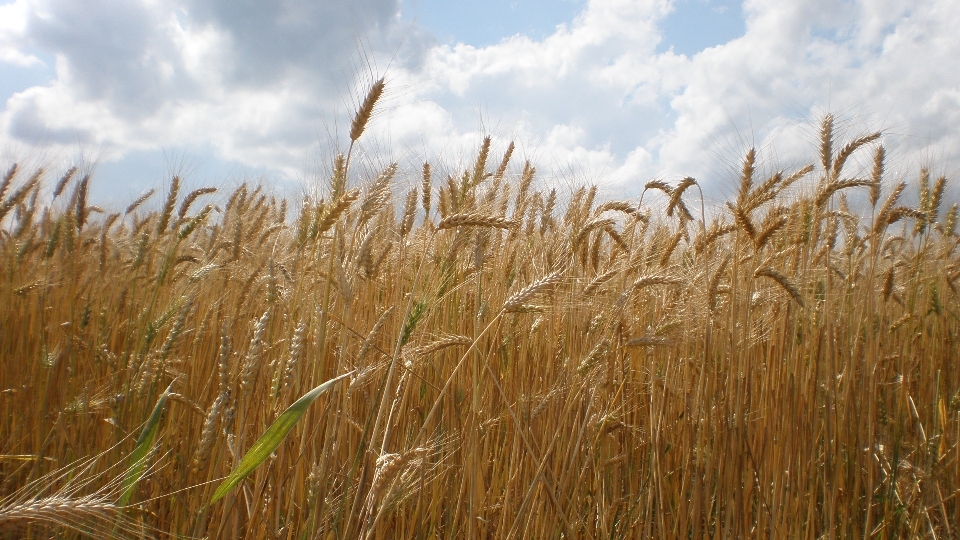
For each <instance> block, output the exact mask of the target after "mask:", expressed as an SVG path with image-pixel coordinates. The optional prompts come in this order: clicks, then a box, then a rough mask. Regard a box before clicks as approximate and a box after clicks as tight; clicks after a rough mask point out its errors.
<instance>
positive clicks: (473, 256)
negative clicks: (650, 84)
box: [0, 84, 960, 539]
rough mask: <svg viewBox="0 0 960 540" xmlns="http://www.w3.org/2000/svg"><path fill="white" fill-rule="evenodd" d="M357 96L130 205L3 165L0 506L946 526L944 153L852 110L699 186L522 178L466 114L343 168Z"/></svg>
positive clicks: (229, 529)
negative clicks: (271, 154)
mask: <svg viewBox="0 0 960 540" xmlns="http://www.w3.org/2000/svg"><path fill="white" fill-rule="evenodd" d="M377 88H378V86H377V85H375V87H374V90H373V91H372V92H371V95H373V92H374V91H376V92H382V84H379V90H377ZM377 96H379V93H378V94H377ZM377 96H374V97H369V98H368V100H366V101H364V103H363V105H362V107H361V110H360V111H359V113H358V115H357V118H358V121H355V122H354V125H353V126H352V127H351V143H350V144H351V147H350V150H349V151H348V152H347V155H346V156H339V157H338V158H337V159H336V160H335V162H334V164H333V168H332V170H333V173H332V174H331V178H330V182H329V185H328V186H325V188H324V190H323V192H324V193H323V196H322V197H318V198H308V199H306V200H303V201H286V200H281V199H278V198H276V197H275V196H273V195H272V194H271V193H269V192H267V191H265V190H264V189H262V188H261V187H253V186H249V185H243V186H241V187H240V188H238V189H237V190H235V191H234V192H233V193H231V194H229V195H226V196H223V195H221V194H218V193H214V192H213V189H212V188H205V189H201V190H197V191H194V192H192V193H189V194H187V195H185V196H182V195H181V193H180V182H179V180H178V179H176V178H175V179H174V180H173V182H172V183H171V185H170V188H169V191H168V192H167V196H166V198H165V199H164V200H163V201H162V202H161V203H160V207H159V209H155V210H150V209H149V207H150V198H149V197H145V198H141V199H140V200H138V201H136V202H135V203H134V204H132V205H131V207H130V208H128V209H127V211H126V212H125V213H123V214H108V213H106V212H103V211H102V210H100V209H99V208H97V207H95V206H91V205H89V203H88V202H87V197H86V193H87V186H88V183H89V181H90V178H89V177H82V178H77V175H76V170H75V169H71V170H70V171H68V172H67V174H65V175H64V176H63V177H61V178H60V179H59V181H57V182H56V183H55V184H54V186H55V187H54V190H53V196H52V199H49V197H48V199H49V200H45V199H44V198H43V196H42V195H41V193H42V192H41V187H42V185H43V184H44V183H45V182H47V181H48V177H47V174H46V173H44V172H42V171H38V172H36V174H34V173H33V172H30V173H29V174H27V173H24V172H23V171H19V170H17V169H16V168H15V167H14V168H11V169H10V172H9V174H7V175H6V177H5V178H6V179H5V180H3V184H2V185H0V197H2V199H0V201H2V202H0V219H2V220H3V221H2V222H0V225H2V228H3V232H2V235H0V261H2V266H0V268H2V272H3V274H2V278H0V326H2V329H3V331H2V337H0V357H2V362H0V381H2V383H0V386H2V388H0V391H2V394H0V419H2V420H0V422H2V423H0V533H4V534H11V535H12V534H16V535H18V536H19V537H25V538H44V537H48V535H50V534H52V533H53V534H94V533H93V532H91V531H92V530H94V529H95V528H96V527H101V528H100V529H97V530H101V531H104V530H105V531H111V530H112V532H113V534H115V535H118V536H137V535H143V534H147V533H148V532H149V531H153V533H152V534H154V535H157V536H164V535H170V536H173V537H177V538H186V537H196V538H199V537H209V538H297V539H300V538H324V539H326V538H358V537H363V538H370V539H386V538H595V539H600V538H648V537H650V538H652V537H657V538H668V537H684V538H721V537H723V538H729V537H761V536H762V537H770V536H774V537H784V538H837V537H839V538H852V537H856V538H902V537H936V538H948V537H951V536H953V535H956V534H957V531H958V528H960V523H958V521H957V517H956V516H957V515H960V501H958V497H957V493H958V492H960V460H958V457H960V446H958V432H960V416H958V414H960V394H958V391H960V364H958V363H957V359H958V358H960V350H958V349H960V347H958V339H957V338H958V331H960V321H958V317H957V315H958V313H957V306H958V305H960V303H958V302H957V294H958V293H957V278H958V277H960V256H958V253H957V246H958V243H960V239H958V236H957V233H956V221H957V207H956V205H954V206H953V207H951V208H950V209H948V210H944V209H942V208H941V206H942V198H943V193H944V186H945V182H946V179H938V180H934V181H933V182H931V180H930V178H929V175H928V174H927V173H926V172H921V174H920V177H919V180H918V181H917V182H916V186H915V187H914V188H910V187H909V186H906V185H905V184H892V185H891V182H890V180H888V179H887V178H885V176H884V165H885V155H884V152H883V148H882V147H880V146H879V145H878V143H877V138H878V136H874V135H869V136H866V137H861V138H859V139H855V140H854V141H852V142H850V143H847V144H845V145H839V144H837V143H835V141H834V134H833V120H832V118H831V117H829V116H828V117H826V118H825V119H824V120H823V122H822V126H821V140H820V145H819V146H820V148H819V149H817V150H818V163H817V164H816V166H808V167H799V168H797V169H796V170H788V171H781V172H777V173H775V174H773V175H771V176H769V177H763V178H761V177H759V176H757V175H758V174H759V173H758V170H757V167H756V164H755V161H756V159H757V156H756V154H755V152H754V151H752V150H751V151H750V152H749V153H748V154H747V155H746V156H745V158H744V159H743V167H742V174H741V178H740V184H739V190H738V193H737V196H736V198H735V199H734V200H731V201H729V203H728V204H727V205H726V206H725V207H722V208H714V209H705V208H703V207H702V206H701V204H693V203H700V202H701V201H698V199H699V198H700V197H698V196H696V195H694V194H695V193H697V192H696V191H695V190H693V191H691V190H692V188H694V187H697V188H699V185H698V184H697V182H696V181H695V180H694V179H684V180H683V181H682V182H680V183H679V184H678V185H671V184H668V183H665V182H662V181H654V182H650V183H649V184H647V189H646V190H645V192H644V198H642V199H641V200H640V201H641V202H639V203H638V202H632V201H608V202H604V203H602V204H598V202H597V197H598V195H597V190H596V188H590V187H582V188H579V189H577V190H575V191H573V192H572V193H570V194H569V197H566V195H567V194H564V193H559V194H558V193H557V192H556V191H555V190H549V191H547V190H544V191H538V188H537V187H536V186H535V185H534V180H535V179H536V171H535V169H534V168H533V167H532V166H531V165H530V164H526V165H524V166H523V167H522V170H521V171H520V172H519V173H516V172H514V171H515V169H514V168H513V167H512V162H511V153H512V150H513V146H512V145H510V147H509V149H508V151H507V153H506V155H505V156H503V159H502V160H501V161H500V162H499V164H497V163H496V162H493V161H491V159H490V152H491V141H490V139H489V138H488V139H485V140H484V141H483V144H482V145H481V149H480V151H479V153H478V157H477V159H476V162H475V163H473V164H471V165H470V166H469V167H467V168H466V169H465V170H463V171H461V172H462V174H460V175H457V176H451V177H448V178H446V179H442V181H441V179H438V178H434V177H433V171H432V169H431V167H430V165H429V164H425V165H424V167H423V170H422V171H402V170H398V168H397V167H396V166H393V165H391V166H388V167H386V168H385V169H384V170H383V171H381V172H380V174H379V175H377V176H375V177H374V178H373V180H372V181H371V182H369V183H367V184H365V185H364V186H362V187H360V188H355V187H350V186H348V185H347V183H348V182H347V179H348V178H350V175H349V169H350V166H351V164H350V161H351V159H356V158H357V154H356V153H354V148H353V144H354V142H356V140H357V139H358V138H359V137H360V136H361V134H362V133H363V129H364V125H363V124H364V123H365V121H366V120H364V119H363V118H364V116H365V117H366V118H369V116H370V114H371V112H372V110H373V107H374V105H375V103H376V97H377ZM368 101H369V103H368ZM835 146H838V147H839V150H835ZM868 152H872V153H873V156H874V159H873V167H872V170H867V171H865V173H864V174H863V176H862V177H861V176H855V175H854V173H849V174H850V176H848V173H847V172H845V169H846V168H847V167H846V164H847V162H848V161H849V158H850V157H851V156H853V155H855V154H863V155H866V154H867V153H868ZM494 165H496V167H494ZM868 169H869V167H868ZM855 172H856V171H855ZM402 179H409V180H410V182H409V184H410V185H413V186H416V187H413V188H408V189H409V191H406V192H405V193H404V192H403V191H397V190H398V189H399V188H398V186H399V185H400V184H402V182H401V180H402ZM908 189H911V190H912V189H917V193H918V200H919V204H918V205H916V206H909V205H906V204H903V203H902V202H901V198H903V197H904V193H905V192H906V191H907V190H908ZM856 197H859V198H860V199H863V201H861V203H858V202H857V201H856V200H854V199H855V198H856ZM848 198H849V200H848ZM563 200H568V202H567V204H566V205H565V207H564V203H563V202H562V201H563ZM643 200H646V201H648V202H647V204H646V205H644V204H643V203H642V201H643ZM44 201H45V202H44ZM649 201H654V203H655V204H653V205H651V204H650V202H649ZM657 201H660V202H663V203H664V204H658V203H657ZM395 202H399V206H398V208H399V210H400V213H399V214H397V209H398V208H395V207H394V203H395ZM178 205H179V206H178ZM708 211H709V212H711V213H710V215H708ZM349 372H353V373H352V375H351V376H350V378H349V380H348V381H344V382H343V383H341V384H338V385H334V386H330V387H329V390H328V391H327V392H326V393H325V394H324V395H323V396H321V397H319V398H316V396H315V395H313V394H311V395H310V396H308V397H309V398H310V399H307V400H303V401H300V402H299V405H298V406H297V407H296V410H297V415H301V414H302V417H301V416H296V417H295V418H298V419H299V420H296V419H294V420H292V421H291V420H290V418H291V417H290V416H289V413H288V415H286V416H284V417H283V422H282V423H283V425H284V427H283V429H284V430H286V429H288V428H289V432H286V431H282V430H279V428H275V429H273V430H269V428H270V427H271V425H274V422H275V421H277V419H278V418H279V417H280V416H281V413H284V411H285V410H287V409H288V407H290V406H291V404H294V403H295V402H298V400H299V399H300V398H301V396H304V394H307V392H308V391H310V390H311V389H314V388H316V387H317V386H319V385H321V384H322V383H324V382H325V381H328V380H330V379H333V378H334V377H337V376H340V375H342V374H346V373H349ZM325 388H326V387H325ZM314 398H316V401H315V402H313V401H312V400H313V399H314ZM161 404H162V405H163V406H162V407H161V406H160V405H161ZM157 411H159V412H157ZM158 415H159V416H158ZM148 419H151V423H150V424H149V425H147V426H146V428H145V427H144V426H145V423H147V421H148ZM291 422H295V424H292V427H291ZM278 430H279V431H278ZM268 431H269V432H270V433H276V432H281V433H286V435H285V436H282V435H281V437H283V438H282V440H280V441H279V442H277V441H275V440H274V441H273V442H276V443H277V445H276V448H275V451H273V452H272V454H270V455H269V457H265V456H260V458H262V462H260V461H258V463H259V465H258V466H256V467H255V468H253V469H252V471H251V472H250V473H249V474H248V475H246V476H245V477H243V478H241V479H239V480H237V482H236V486H235V487H234V488H233V489H231V490H229V491H227V492H226V493H225V496H223V497H222V499H219V498H218V500H216V501H213V495H214V492H215V490H216V488H217V486H218V485H219V484H220V483H221V481H222V480H223V478H224V477H227V476H228V474H230V472H231V471H233V470H234V468H235V467H236V466H237V465H238V463H240V462H241V459H242V458H243V457H244V455H245V454H246V453H247V451H248V450H250V449H251V447H252V446H253V445H254V443H255V442H256V441H258V439H260V438H261V436H262V435H263V434H264V433H265V432H268ZM141 433H149V435H150V436H149V437H147V438H145V437H144V436H143V435H140V436H139V437H138V434H141ZM138 439H140V442H141V443H142V442H143V441H145V440H146V441H149V445H150V447H151V448H150V452H149V453H148V454H147V458H146V459H147V461H148V464H147V465H145V466H144V465H143V464H142V463H141V464H140V465H141V466H143V467H144V470H146V474H144V475H142V476H141V475H140V474H139V471H140V469H137V468H135V466H136V463H131V456H132V455H134V453H135V452H138V453H137V455H140V454H142V449H140V448H139V447H138ZM261 446H262V444H261ZM270 447H272V443H271V446H270ZM90 456H97V459H91V458H90ZM133 461H137V460H133ZM244 463H245V465H249V463H250V461H249V460H247V461H245V462H244ZM117 464H120V466H121V467H122V466H125V465H126V466H131V468H130V469H127V471H123V470H118V467H117ZM248 468H249V467H248ZM130 471H134V473H135V476H134V473H131V472H130ZM80 477H82V478H83V481H82V482H80V481H78V480H77V478H80ZM233 478H234V479H236V477H233ZM78 482H79V483H78ZM131 482H133V483H132V484H131ZM121 485H122V486H123V488H124V489H123V490H122V491H123V492H124V495H123V496H124V501H125V502H126V504H119V501H120V497H121V494H120V491H121V490H120V489H118V486H121ZM127 488H130V489H129V490H128V489H127ZM128 491H129V493H128ZM217 495H218V497H219V496H222V495H224V493H223V492H222V491H220V492H218V493H217ZM127 497H128V498H129V500H126V499H127ZM95 526H96V527H95ZM71 531H72V532H71ZM159 531H163V532H162V533H161V532H159Z"/></svg>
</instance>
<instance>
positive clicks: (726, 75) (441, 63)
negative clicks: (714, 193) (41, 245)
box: [0, 0, 960, 191]
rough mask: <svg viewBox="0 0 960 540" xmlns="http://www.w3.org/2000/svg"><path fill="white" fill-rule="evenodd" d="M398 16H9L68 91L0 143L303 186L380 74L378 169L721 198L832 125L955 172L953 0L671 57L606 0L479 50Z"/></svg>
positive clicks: (24, 106) (215, 10) (828, 16)
mask: <svg viewBox="0 0 960 540" xmlns="http://www.w3.org/2000/svg"><path fill="white" fill-rule="evenodd" d="M398 6H399V4H398V2H397V1H396V0H363V2H362V5H351V4H347V3H316V2H310V1H307V0H289V1H286V2H272V3H257V4H256V6H254V7H252V8H249V9H248V10H247V11H243V10H239V9H237V8H236V5H235V4H234V3H232V2H228V1H227V0H179V1H175V0H169V1H161V0H156V1H149V2H148V1H146V0H142V1H134V0H97V1H96V2H91V3H84V4H83V5H82V7H81V5H80V4H70V3H62V2H53V1H52V0H18V1H17V2H16V3H14V4H9V5H5V6H0V10H2V11H0V21H4V22H3V23H0V61H3V62H7V63H18V64H21V65H22V64H29V63H31V62H37V61H38V60H36V58H35V57H34V56H32V53H30V52H29V51H31V50H41V51H43V52H45V53H49V54H52V55H53V56H54V57H55V58H56V69H57V78H56V80H55V81H54V82H52V83H51V84H49V85H47V86H39V87H34V88H30V89H29V90H27V91H24V92H21V93H19V94H16V95H14V96H12V97H10V99H9V100H8V101H7V105H6V109H5V110H4V111H3V112H2V113H0V129H2V130H3V132H4V133H5V134H6V136H7V137H11V138H14V139H19V140H21V141H25V142H27V143H38V144H47V145H50V144H53V145H58V144H59V145H63V147H65V148H69V147H71V146H72V147H76V145H77V144H78V143H79V144H86V145H98V146H99V147H101V148H106V149H109V152H108V154H109V155H111V156H114V155H121V154H122V153H123V152H125V151H128V150H132V149H140V150H144V149H150V148H162V147H168V146H180V145H185V144H186V145H192V144H195V145H197V146H202V147H210V148H214V149H215V150H216V151H217V152H218V153H219V156H218V157H220V158H223V159H227V160H236V161H239V162H241V163H244V164H248V165H253V166H257V167H265V168H267V169H271V170H275V171H278V172H280V173H281V174H284V175H286V176H289V177H296V176H299V175H300V174H301V173H302V171H303V169H304V165H305V164H306V163H309V162H310V160H311V157H312V156H315V155H316V154H317V153H318V151H319V150H320V149H321V147H322V145H323V144H324V142H325V141H323V139H324V137H326V135H327V133H328V132H333V131H336V130H337V129H338V127H337V126H340V127H339V131H340V132H341V136H342V133H343V131H344V127H343V126H345V124H346V120H345V116H344V115H343V113H344V110H345V109H349V108H352V107H353V106H355V103H356V101H358V100H359V99H360V97H361V94H362V89H363V86H364V84H366V83H368V82H369V79H370V78H371V76H379V75H380V74H381V73H383V72H385V73H386V75H387V78H388V84H389V86H388V94H387V96H386V98H385V101H384V103H383V104H382V105H383V107H382V108H381V110H380V111H379V112H378V114H377V115H376V116H375V118H374V122H373V124H372V125H371V128H370V132H369V136H368V137H367V138H365V141H364V142H365V144H366V145H368V146H369V147H370V148H371V150H372V149H374V148H375V149H376V152H378V153H382V152H387V153H389V152H391V151H392V152H394V153H396V154H397V155H401V156H407V157H410V156H412V155H413V156H417V157H418V158H419V157H420V156H422V157H427V158H430V159H435V158H436V157H437V156H444V157H450V158H451V159H452V160H454V161H456V160H457V159H461V160H462V159H469V158H468V157H466V156H470V155H472V153H473V152H475V150H476V148H477V145H478V144H479V141H480V138H481V137H482V135H483V134H485V132H489V131H493V132H494V134H495V135H497V136H498V137H501V138H503V139H507V138H512V137H513V138H517V139H518V143H519V144H520V148H521V150H522V152H523V153H524V154H526V155H525V156H523V157H529V158H533V159H535V160H537V161H538V162H539V163H538V164H539V166H540V167H539V169H540V170H541V171H545V170H547V171H548V170H550V169H551V168H553V169H555V170H558V171H566V170H569V169H571V168H573V169H580V170H581V172H583V173H584V174H583V175H584V176H585V177H587V178H591V179H604V180H605V181H606V182H607V183H609V184H613V185H615V186H622V187H623V189H626V190H629V191H634V190H636V188H637V186H639V185H640V184H641V183H643V182H644V181H645V180H646V179H648V178H650V177H654V176H659V177H666V178H668V179H670V178H674V177H679V176H682V175H694V176H696V177H698V178H699V179H701V180H702V181H703V182H705V183H706V184H710V183H717V182H722V181H725V180H727V178H725V176H731V175H732V174H733V173H732V172H731V171H729V170H728V169H729V168H730V165H731V163H733V162H736V161H737V160H738V159H739V156H740V154H742V152H744V151H745V150H746V148H747V147H749V146H751V145H755V146H757V147H759V148H761V149H764V151H765V152H766V156H767V158H766V159H767V161H768V162H769V163H771V164H774V165H778V166H791V165H799V164H800V163H801V162H803V163H805V162H807V161H809V160H811V158H812V156H813V154H814V149H813V145H814V139H815V135H813V134H812V131H813V128H812V127H811V125H810V124H811V123H815V122H816V120H817V116H818V115H819V114H821V113H823V112H827V111H831V112H834V113H837V114H838V115H839V116H840V117H841V118H842V119H846V122H841V125H843V126H846V127H848V128H849V131H850V132H851V134H856V132H860V131H866V130H873V129H883V130H885V132H887V133H888V136H887V141H885V142H887V143H888V146H889V145H896V146H897V148H898V150H897V153H898V155H900V156H901V157H902V158H903V159H905V160H906V161H907V162H910V163H912V164H915V165H917V166H919V165H920V164H921V163H922V162H923V161H924V160H928V161H929V160H930V159H931V158H933V159H938V160H940V161H939V162H938V163H934V164H933V165H939V166H942V167H945V168H947V170H948V171H950V172H956V171H957V169H958V168H960V166H958V164H960V155H958V153H957V151H956V150H955V149H956V148H958V145H960V127H958V126H960V72H958V71H957V70H954V69H952V68H951V66H952V65H953V64H954V63H955V59H956V58H958V57H960V39H958V38H957V37H956V34H955V28H957V27H960V5H957V3H956V2H954V1H951V0H923V1H921V2H916V1H910V0H856V1H854V0H848V1H844V2H835V1H833V0H817V1H809V0H746V1H745V2H744V14H745V16H746V18H747V20H746V33H745V35H743V36H741V37H739V38H737V39H734V40H732V41H730V42H728V43H725V44H720V45H717V46H715V47H711V48H708V49H705V50H703V51H701V52H700V53H698V54H696V55H694V56H692V57H688V56H685V55H677V54H674V53H673V52H661V53H658V52H657V46H658V43H659V41H660V39H661V37H660V32H659V30H658V24H659V23H660V21H662V19H663V18H664V17H665V16H666V15H667V14H668V13H669V12H670V10H671V5H670V2H669V1H667V0H593V1H591V2H590V3H589V4H588V6H587V7H586V9H585V10H584V11H583V12H582V13H581V14H580V15H579V16H577V17H576V18H575V19H574V20H573V21H570V22H569V23H568V24H563V25H560V26H558V27H557V29H556V31H555V32H554V33H553V34H552V35H549V36H547V37H546V38H544V39H542V40H535V39H531V38H529V37H526V36H521V35H518V36H513V37H510V38H506V39H504V40H502V41H501V42H499V43H497V44H495V45H491V46H488V47H482V48H476V47H472V46H468V45H463V44H459V45H453V46H449V45H435V44H434V43H433V42H431V41H430V39H429V38H428V37H426V36H425V35H424V34H423V32H422V31H421V30H419V29H418V28H416V27H415V26H411V25H410V24H408V23H404V22H401V19H400V18H399V17H398V13H397V12H398V9H399V7H398ZM4 15H9V16H4ZM364 59H365V60H364ZM364 62H367V63H366V64H365V63H364ZM387 66H389V67H387ZM774 148H775V150H774ZM774 152H776V153H774ZM451 156H452V157H451ZM380 157H384V156H383V155H382V154H381V156H380Z"/></svg>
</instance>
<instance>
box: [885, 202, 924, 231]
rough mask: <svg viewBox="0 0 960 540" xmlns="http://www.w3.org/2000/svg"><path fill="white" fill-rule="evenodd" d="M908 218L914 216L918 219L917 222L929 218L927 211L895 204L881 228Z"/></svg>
mask: <svg viewBox="0 0 960 540" xmlns="http://www.w3.org/2000/svg"><path fill="white" fill-rule="evenodd" d="M906 218H913V219H915V220H917V222H921V221H923V220H925V219H927V213H926V212H921V211H919V210H917V209H916V208H910V207H907V206H895V207H893V208H891V209H890V211H889V212H888V213H887V214H886V219H885V220H884V222H883V227H881V229H883V228H886V227H889V226H890V225H893V224H894V223H896V222H898V221H900V220H901V219H906Z"/></svg>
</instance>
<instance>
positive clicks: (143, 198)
mask: <svg viewBox="0 0 960 540" xmlns="http://www.w3.org/2000/svg"><path fill="white" fill-rule="evenodd" d="M156 192H157V190H156V189H151V190H150V191H148V192H146V193H144V194H143V195H141V196H139V197H137V200H135V201H133V202H132V203H130V206H128V207H127V209H126V210H125V211H124V212H123V215H125V216H126V215H129V214H130V213H131V212H133V211H134V210H136V209H137V208H139V207H140V205H141V204H143V203H145V202H147V199H149V198H150V197H153V194H154V193H156Z"/></svg>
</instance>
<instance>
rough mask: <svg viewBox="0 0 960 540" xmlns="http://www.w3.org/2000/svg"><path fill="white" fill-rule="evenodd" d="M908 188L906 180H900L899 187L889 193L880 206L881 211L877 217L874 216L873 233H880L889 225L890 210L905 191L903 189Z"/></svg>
mask: <svg viewBox="0 0 960 540" xmlns="http://www.w3.org/2000/svg"><path fill="white" fill-rule="evenodd" d="M905 189H907V183H906V182H900V183H899V184H897V187H895V188H893V191H891V192H890V195H887V198H886V200H884V201H883V205H881V206H880V211H879V212H877V217H876V218H874V222H873V233H874V234H879V233H880V232H882V231H883V229H885V228H886V226H887V219H888V218H889V217H890V212H891V211H892V210H893V208H894V206H896V204H897V201H898V200H900V195H901V194H902V193H903V190H905Z"/></svg>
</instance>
